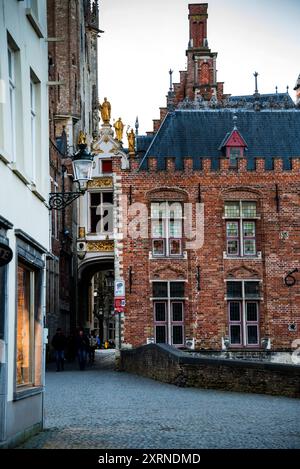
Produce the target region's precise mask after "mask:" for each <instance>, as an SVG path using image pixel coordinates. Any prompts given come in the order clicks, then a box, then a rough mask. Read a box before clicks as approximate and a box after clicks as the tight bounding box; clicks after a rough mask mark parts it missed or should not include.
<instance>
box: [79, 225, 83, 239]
mask: <svg viewBox="0 0 300 469" xmlns="http://www.w3.org/2000/svg"><path fill="white" fill-rule="evenodd" d="M78 236H79V238H80V239H83V238H85V228H84V227H83V226H80V227H79V230H78Z"/></svg>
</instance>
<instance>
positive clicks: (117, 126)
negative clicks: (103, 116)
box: [114, 117, 124, 142]
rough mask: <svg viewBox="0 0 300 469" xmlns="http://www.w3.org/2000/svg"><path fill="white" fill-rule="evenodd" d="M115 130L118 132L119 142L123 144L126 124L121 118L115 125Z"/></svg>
mask: <svg viewBox="0 0 300 469" xmlns="http://www.w3.org/2000/svg"><path fill="white" fill-rule="evenodd" d="M114 128H115V131H116V138H117V140H118V141H119V142H122V140H123V129H124V124H123V122H122V119H121V117H119V119H118V120H117V122H115V123H114Z"/></svg>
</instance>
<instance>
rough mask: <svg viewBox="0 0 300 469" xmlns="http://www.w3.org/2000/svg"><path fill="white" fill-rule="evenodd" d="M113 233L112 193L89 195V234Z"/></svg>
mask: <svg viewBox="0 0 300 469" xmlns="http://www.w3.org/2000/svg"><path fill="white" fill-rule="evenodd" d="M112 232H113V192H91V193H90V233H112Z"/></svg>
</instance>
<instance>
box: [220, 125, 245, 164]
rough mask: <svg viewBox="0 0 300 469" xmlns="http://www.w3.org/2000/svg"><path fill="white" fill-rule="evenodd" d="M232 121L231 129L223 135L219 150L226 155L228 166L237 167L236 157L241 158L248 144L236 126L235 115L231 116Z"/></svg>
mask: <svg viewBox="0 0 300 469" xmlns="http://www.w3.org/2000/svg"><path fill="white" fill-rule="evenodd" d="M233 121H234V127H233V130H232V131H231V132H228V133H227V134H226V135H225V137H224V140H223V142H222V143H221V145H220V147H219V150H221V151H222V152H223V154H224V155H226V157H227V158H228V159H229V167H230V168H237V167H238V159H239V158H243V156H244V154H245V150H246V149H247V148H248V146H247V143H246V142H245V140H244V138H243V136H242V134H241V133H240V132H239V131H238V128H237V126H236V121H237V116H234V117H233Z"/></svg>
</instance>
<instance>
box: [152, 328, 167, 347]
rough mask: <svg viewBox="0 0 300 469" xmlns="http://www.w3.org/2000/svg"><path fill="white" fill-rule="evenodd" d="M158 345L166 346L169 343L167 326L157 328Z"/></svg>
mask: <svg viewBox="0 0 300 469" xmlns="http://www.w3.org/2000/svg"><path fill="white" fill-rule="evenodd" d="M155 332H156V334H155V335H156V343H157V344H165V343H166V342H167V334H166V326H155Z"/></svg>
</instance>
